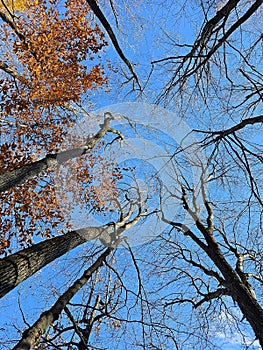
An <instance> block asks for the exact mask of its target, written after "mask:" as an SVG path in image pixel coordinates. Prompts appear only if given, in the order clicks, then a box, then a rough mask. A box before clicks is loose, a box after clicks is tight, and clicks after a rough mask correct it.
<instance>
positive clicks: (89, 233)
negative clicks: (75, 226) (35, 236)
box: [0, 226, 110, 298]
mask: <svg viewBox="0 0 263 350" xmlns="http://www.w3.org/2000/svg"><path fill="white" fill-rule="evenodd" d="M108 230H109V229H108V227H103V226H102V227H88V228H83V229H79V230H76V231H70V232H68V233H66V234H65V235H63V236H58V237H55V238H51V239H48V240H46V241H43V242H40V243H38V244H35V245H33V246H31V247H29V248H27V249H23V250H21V251H19V252H17V253H15V254H12V255H10V256H8V257H6V258H3V259H1V260H0V298H1V297H3V296H4V295H5V294H7V293H8V292H9V291H11V290H12V289H14V288H15V287H16V286H17V285H18V284H19V283H21V282H22V281H24V280H26V279H27V278H28V277H30V276H32V275H33V274H34V273H35V272H37V271H38V270H40V269H41V268H42V267H44V266H46V265H47V264H49V263H50V262H51V261H53V260H55V259H57V258H59V257H60V256H62V255H64V254H65V253H67V252H69V251H70V250H71V249H73V248H75V247H77V246H79V245H80V244H83V243H85V242H87V241H90V240H93V239H96V238H100V239H102V240H103V242H104V241H105V242H109V239H110V236H109V232H108Z"/></svg>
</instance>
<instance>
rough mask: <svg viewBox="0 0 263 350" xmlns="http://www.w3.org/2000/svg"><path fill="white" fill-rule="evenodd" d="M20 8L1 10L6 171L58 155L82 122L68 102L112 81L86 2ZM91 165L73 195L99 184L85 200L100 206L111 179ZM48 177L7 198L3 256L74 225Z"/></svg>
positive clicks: (1, 168) (0, 148)
mask: <svg viewBox="0 0 263 350" xmlns="http://www.w3.org/2000/svg"><path fill="white" fill-rule="evenodd" d="M12 4H13V2H12ZM12 4H11V2H6V5H7V6H8V9H6V8H5V7H3V6H2V7H1V6H0V11H2V12H3V13H4V15H3V16H1V18H2V20H3V21H4V22H5V23H4V25H2V23H1V29H0V35H1V36H0V40H1V41H2V43H3V44H4V45H5V46H3V47H6V51H5V52H4V53H3V56H2V58H1V65H0V113H1V118H0V127H1V140H0V173H5V172H6V171H9V170H12V169H15V168H18V167H21V166H23V165H25V164H28V163H30V162H31V161H35V160H37V159H39V158H41V157H43V156H45V155H46V154H48V153H54V152H57V151H58V150H59V149H60V148H61V142H62V141H63V138H64V136H65V135H66V133H67V131H68V128H69V127H70V126H71V125H72V124H73V123H74V121H75V116H74V115H72V113H70V111H69V110H67V103H69V102H80V99H81V97H82V96H83V94H85V93H87V91H88V90H90V89H96V88H97V87H99V86H101V85H102V84H105V83H106V79H105V77H104V75H103V67H102V66H101V65H100V57H99V53H100V52H101V51H102V49H103V47H104V46H105V45H106V42H105V41H104V36H103V34H102V32H101V31H100V29H99V27H98V25H96V24H95V23H94V22H93V21H92V15H91V14H90V12H89V11H90V9H89V7H88V6H87V3H86V1H84V0H68V1H66V2H62V1H61V2H54V1H52V0H50V1H49V0H47V1H46V0H44V1H39V2H38V1H35V0H29V1H23V0H21V1H20V0H19V1H17V2H15V3H14V6H13V5H12ZM11 5H12V6H11ZM15 11H19V12H20V13H19V15H18V16H17V15H16V14H15ZM95 158H96V157H95V156H94V157H93V158H92V162H96V159H95ZM90 159H91V158H90ZM89 164H90V161H89V159H88V157H87V159H86V160H85V161H83V160H80V161H79V164H77V169H76V170H77V172H79V175H77V177H78V179H79V181H80V182H79V185H80V188H78V187H77V189H74V190H73V195H75V196H77V194H74V191H77V192H78V193H80V191H81V186H82V185H83V184H84V183H86V184H90V183H91V181H92V180H93V179H96V181H95V182H96V185H94V188H90V189H87V190H86V191H85V192H84V195H83V196H82V200H84V199H85V200H87V201H90V203H92V205H94V206H97V207H98V208H99V206H100V205H101V206H103V201H102V200H99V199H97V195H95V189H96V191H98V188H99V186H101V183H102V182H105V184H106V183H107V181H105V177H103V176H102V177H100V176H98V178H96V175H94V174H92V175H91V172H90V170H89V169H88V167H89ZM45 176H46V177H43V176H42V177H39V178H35V179H31V180H28V181H27V182H26V183H24V184H21V185H19V186H17V187H16V188H14V189H12V190H10V191H8V192H5V193H2V194H1V195H0V200H1V204H0V212H1V218H0V224H1V238H0V253H2V252H3V251H4V250H5V249H7V248H9V246H10V244H11V243H12V242H13V241H14V242H18V243H19V244H22V245H24V244H31V243H32V238H33V236H34V235H36V234H37V235H40V236H43V237H50V236H51V234H52V232H54V228H63V227H66V226H67V223H65V222H64V216H63V215H62V214H61V211H60V206H59V204H60V203H58V198H59V196H58V195H57V193H56V190H55V188H54V185H53V183H52V181H51V178H52V176H53V174H52V171H50V172H49V173H48V174H46V175H45ZM110 176H111V175H109V177H110ZM99 178H100V179H99ZM82 188H83V187H82ZM63 195H65V196H66V193H64V194H63ZM109 195H111V194H110V192H109ZM105 198H106V197H105ZM14 238H15V239H14ZM11 246H12V244H11Z"/></svg>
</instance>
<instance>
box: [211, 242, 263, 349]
mask: <svg viewBox="0 0 263 350" xmlns="http://www.w3.org/2000/svg"><path fill="white" fill-rule="evenodd" d="M207 253H208V255H209V257H210V259H211V260H212V261H213V262H214V263H215V265H216V266H217V268H218V269H219V270H220V271H221V273H222V275H223V276H224V279H225V281H226V283H225V287H226V288H227V289H228V290H229V294H230V295H231V296H232V299H233V300H234V301H235V302H236V303H237V304H238V306H239V308H240V310H241V312H242V314H243V315H244V317H245V318H246V320H247V321H248V322H249V324H250V325H251V327H252V329H253V331H254V333H255V336H256V338H257V339H258V341H259V343H260V345H261V347H262V348H263V309H262V307H261V305H260V304H259V303H258V301H257V299H256V298H255V296H254V295H252V293H251V291H250V290H249V289H248V288H247V286H246V285H245V284H244V283H243V282H242V281H241V280H240V278H239V276H238V274H237V273H236V271H235V270H234V269H233V268H232V267H231V265H230V264H229V263H228V262H227V261H226V259H225V257H224V255H223V254H222V252H221V250H220V249H219V248H218V246H217V245H214V246H210V248H209V249H208V251H207Z"/></svg>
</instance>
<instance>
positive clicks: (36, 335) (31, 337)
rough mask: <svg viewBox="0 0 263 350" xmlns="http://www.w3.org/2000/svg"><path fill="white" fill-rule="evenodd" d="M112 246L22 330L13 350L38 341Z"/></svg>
mask: <svg viewBox="0 0 263 350" xmlns="http://www.w3.org/2000/svg"><path fill="white" fill-rule="evenodd" d="M113 249H114V248H111V247H109V248H107V249H106V250H105V252H104V253H103V254H101V255H100V256H99V257H98V259H97V260H96V261H95V262H94V264H92V265H91V266H90V267H89V268H88V269H87V270H86V271H85V272H84V273H83V275H82V276H81V277H80V278H79V279H77V280H76V281H75V282H74V283H73V284H72V286H71V287H69V289H68V290H67V291H66V292H65V293H63V294H62V295H61V296H60V297H59V298H58V300H57V301H56V302H55V304H54V305H53V306H52V307H51V308H50V309H49V310H47V311H45V312H43V313H42V314H41V315H40V317H39V319H38V320H37V321H36V322H35V323H34V324H33V325H32V326H31V327H30V328H28V329H27V330H26V331H24V333H23V335H22V338H21V340H20V341H19V343H18V344H17V345H16V346H15V347H14V348H13V350H30V349H31V348H34V347H35V346H36V345H37V344H38V343H39V341H40V339H41V336H42V335H43V334H44V333H45V331H46V329H47V328H48V326H49V325H50V324H52V323H53V322H54V321H56V320H57V319H58V318H59V315H60V314H61V312H62V311H63V309H64V308H65V306H66V305H67V303H68V302H69V301H70V299H71V298H73V296H74V295H75V294H76V293H77V292H78V291H79V290H80V289H81V288H82V287H83V286H84V285H85V284H86V283H87V281H88V280H89V279H90V277H91V276H92V274H93V273H94V272H95V271H96V270H97V269H98V268H99V267H101V266H102V265H103V263H104V261H105V260H106V258H107V256H108V255H109V254H110V253H111V252H112V250H113Z"/></svg>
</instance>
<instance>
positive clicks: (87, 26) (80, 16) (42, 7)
mask: <svg viewBox="0 0 263 350" xmlns="http://www.w3.org/2000/svg"><path fill="white" fill-rule="evenodd" d="M64 11H65V12H64V14H63V15H62V14H61V13H59V12H58V11H57V9H56V6H55V5H54V4H53V3H52V2H44V1H43V2H41V4H39V5H36V3H35V2H32V3H31V4H30V10H29V11H28V12H27V16H26V18H21V20H20V21H19V23H18V29H19V31H20V33H22V34H23V36H24V37H25V38H26V45H27V47H25V45H23V43H21V41H20V39H16V42H15V49H14V51H15V53H16V55H17V57H18V58H19V60H20V62H21V63H22V64H23V67H24V77H25V78H26V79H27V84H26V86H25V91H24V92H23V94H26V95H27V97H28V98H30V99H31V100H32V101H33V102H34V103H35V105H39V104H41V106H44V107H47V106H49V105H62V104H64V103H65V102H68V101H75V102H76V101H77V100H78V99H79V98H80V97H81V94H83V93H85V92H86V91H87V90H88V89H93V88H96V86H99V85H102V84H103V83H105V78H104V77H103V70H102V68H101V66H100V65H99V64H95V65H94V66H93V67H92V66H91V67H89V66H90V64H88V62H87V60H90V59H93V58H94V55H96V54H98V52H99V51H100V50H101V49H102V48H103V46H105V44H106V43H105V42H104V41H103V34H102V33H101V31H100V30H99V28H98V26H96V25H95V26H91V23H90V21H89V19H88V18H87V16H88V14H89V8H88V6H87V4H86V1H84V0H78V1H72V0H70V1H67V2H66V3H65V9H64Z"/></svg>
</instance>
